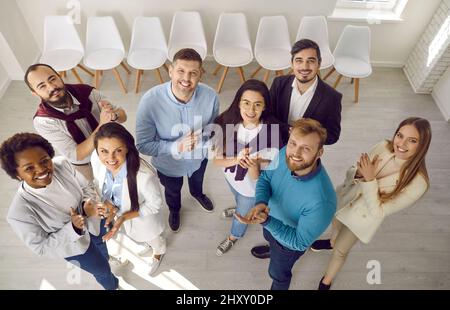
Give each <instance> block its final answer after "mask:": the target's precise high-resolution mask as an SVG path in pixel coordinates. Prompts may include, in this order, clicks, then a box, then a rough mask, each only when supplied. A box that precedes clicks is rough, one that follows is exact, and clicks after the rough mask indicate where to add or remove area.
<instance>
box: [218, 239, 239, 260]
mask: <svg viewBox="0 0 450 310" xmlns="http://www.w3.org/2000/svg"><path fill="white" fill-rule="evenodd" d="M235 242H236V240H235V241H232V240H230V238H228V237H227V238H226V239H225V240H223V241H222V242H221V243H219V246H218V247H217V251H216V254H217V256H222V255H223V254H225V253H226V252H228V251H229V250H230V249H231V247H232V246H233V245H234V243H235Z"/></svg>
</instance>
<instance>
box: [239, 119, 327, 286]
mask: <svg viewBox="0 0 450 310" xmlns="http://www.w3.org/2000/svg"><path fill="white" fill-rule="evenodd" d="M326 137H327V133H326V129H325V128H323V127H322V125H321V124H320V123H319V122H317V121H315V120H313V119H299V120H298V121H296V122H295V124H294V126H293V128H292V131H291V134H290V136H289V141H288V144H287V146H286V147H284V148H283V149H281V150H280V153H279V155H278V158H276V159H275V160H274V161H273V162H272V163H271V164H270V165H269V167H268V168H267V169H266V170H265V171H263V172H262V173H261V175H260V177H259V179H258V183H257V184H256V206H255V207H254V208H253V209H252V210H251V211H250V212H249V213H248V214H247V215H246V216H245V217H243V216H241V215H239V214H236V217H237V218H238V219H239V220H240V221H241V222H243V223H246V224H262V225H263V226H264V229H263V234H264V238H265V239H266V240H267V241H268V242H269V246H270V264H269V275H270V277H271V278H272V280H273V282H272V287H271V289H273V290H287V289H289V285H290V283H291V278H292V272H291V270H292V267H293V266H294V264H295V262H296V261H297V260H298V259H299V258H300V256H302V255H303V253H305V251H306V250H307V249H308V247H309V246H310V245H311V244H312V243H313V242H314V241H315V240H316V239H317V238H318V237H319V236H320V235H321V234H322V233H323V232H324V231H325V229H326V228H327V227H328V225H329V224H330V223H331V220H332V218H333V216H334V213H335V211H336V193H335V191H334V188H333V184H332V183H331V180H330V178H329V177H328V174H327V172H326V170H325V168H324V167H323V165H322V164H321V162H320V157H321V156H322V154H323V144H324V143H325V141H326ZM254 250H255V248H254V249H252V251H254Z"/></svg>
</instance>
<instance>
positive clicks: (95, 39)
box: [86, 16, 125, 52]
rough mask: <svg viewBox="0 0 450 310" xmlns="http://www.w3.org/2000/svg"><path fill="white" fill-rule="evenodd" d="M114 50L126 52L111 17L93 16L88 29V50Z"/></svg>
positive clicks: (88, 22)
mask: <svg viewBox="0 0 450 310" xmlns="http://www.w3.org/2000/svg"><path fill="white" fill-rule="evenodd" d="M104 48H113V49H118V50H121V51H123V52H125V48H124V46H123V42H122V38H121V37H120V33H119V30H118V29H117V26H116V23H115V22H114V19H113V18H112V17H111V16H103V17H99V16H92V17H89V18H88V21H87V27H86V50H87V51H94V50H99V49H104Z"/></svg>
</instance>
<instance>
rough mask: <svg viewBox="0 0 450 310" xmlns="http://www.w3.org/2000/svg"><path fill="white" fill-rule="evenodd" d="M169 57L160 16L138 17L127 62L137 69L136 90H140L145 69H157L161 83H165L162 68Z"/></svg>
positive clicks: (134, 25) (157, 75)
mask: <svg viewBox="0 0 450 310" xmlns="http://www.w3.org/2000/svg"><path fill="white" fill-rule="evenodd" d="M166 59H167V41H166V37H165V36H164V31H163V28H162V26H161V21H160V20H159V17H136V19H135V20H134V24H133V31H132V34H131V43H130V50H129V52H128V57H127V62H128V64H129V65H130V66H131V67H133V68H134V69H136V82H135V87H134V89H135V92H136V93H138V92H139V87H140V83H141V77H142V75H143V74H144V70H155V74H156V77H157V78H158V81H159V82H160V83H164V80H163V79H162V76H161V72H160V70H159V69H160V68H161V67H163V66H164V65H165V61H166Z"/></svg>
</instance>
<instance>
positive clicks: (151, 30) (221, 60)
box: [40, 11, 370, 92]
mask: <svg viewBox="0 0 450 310" xmlns="http://www.w3.org/2000/svg"><path fill="white" fill-rule="evenodd" d="M355 31H356V32H357V33H359V34H360V33H363V32H366V34H368V36H367V35H366V34H364V35H365V36H366V38H365V39H364V40H362V42H361V43H360V44H359V46H357V45H358V44H357V43H358V42H356V41H355V40H354V38H347V39H345V37H348V35H347V36H346V34H347V33H348V34H349V35H351V36H353V35H354V32H355ZM359 36H361V35H359ZM357 37H358V36H357ZM303 38H308V39H311V40H313V41H315V42H317V43H318V45H319V47H320V50H321V54H322V64H321V69H325V68H329V67H331V66H333V65H334V64H335V59H336V57H339V56H343V57H347V56H349V57H347V58H356V60H358V61H360V62H363V63H367V64H369V67H370V59H369V54H370V30H369V28H368V27H355V26H347V27H346V28H345V29H344V31H343V33H342V35H341V38H340V39H339V42H338V44H337V46H336V49H335V52H334V55H333V53H331V50H330V47H329V43H328V27H327V22H326V19H325V17H323V16H309V17H308V16H307V17H303V18H302V21H301V23H300V26H299V29H298V32H297V36H296V41H297V40H299V39H303ZM344 41H345V44H340V43H341V42H344ZM181 48H193V49H195V50H196V51H197V52H198V53H199V54H200V56H201V57H202V59H205V57H206V54H207V44H206V38H205V33H204V28H203V24H202V20H201V17H200V14H199V13H198V12H195V11H190V12H188V11H178V12H176V13H175V14H174V17H173V20H172V25H171V30H170V37H169V43H167V41H166V38H165V36H164V31H163V28H162V26H161V22H160V19H159V18H158V17H137V18H136V19H135V20H134V24H133V30H132V36H131V43H130V49H129V52H128V56H127V63H128V64H129V65H130V66H131V67H133V68H134V69H136V83H135V91H136V92H139V85H140V80H141V77H142V74H143V72H144V70H155V72H156V74H157V77H158V79H159V81H160V82H161V83H162V82H163V79H162V77H161V73H160V71H159V69H160V68H161V67H165V68H166V69H167V67H166V66H165V61H166V59H168V60H169V61H171V60H172V59H173V56H174V54H175V53H176V52H177V51H178V50H180V49H181ZM290 50H291V41H290V35H289V30H288V24H287V20H286V18H285V17H284V16H265V17H262V18H261V19H260V22H259V27H258V30H257V34H256V42H255V48H254V54H255V59H256V61H257V62H258V64H259V67H258V69H257V70H256V71H255V72H253V74H252V75H251V76H252V77H254V76H255V75H256V74H257V73H258V71H259V70H260V69H261V68H264V69H266V70H267V71H266V74H265V75H264V79H263V80H264V81H267V79H268V77H269V72H270V71H275V72H276V73H277V75H281V74H283V70H285V69H288V68H290V67H291V55H290ZM213 55H214V59H215V60H216V62H217V63H218V65H219V66H218V67H217V68H216V70H214V74H217V73H218V71H219V70H220V69H221V68H222V67H224V71H223V73H222V76H221V78H220V80H219V84H218V86H217V91H218V92H220V90H221V88H222V85H223V83H224V80H225V77H226V75H227V72H228V69H229V68H230V67H232V68H237V69H238V73H239V76H240V78H241V80H242V81H245V76H244V72H243V67H244V66H245V65H247V64H249V63H250V62H251V61H252V60H253V50H252V46H251V41H250V35H249V31H248V27H247V20H246V17H245V15H244V14H243V13H223V14H221V15H220V17H219V21H218V25H217V28H216V34H215V37H214V43H213ZM83 58H84V61H83V62H84V66H83V65H82V64H81V63H80V62H81V60H82V59H83ZM124 58H125V48H124V45H123V42H122V39H121V37H120V34H119V31H118V29H117V26H116V24H115V22H114V20H113V18H112V17H111V16H105V17H98V16H93V17H89V18H88V21H87V30H86V50H84V48H83V45H82V43H81V40H80V38H79V36H78V33H77V31H76V29H75V27H74V25H73V24H72V23H71V20H70V18H69V17H68V16H46V18H45V22H44V50H43V54H42V58H41V60H40V61H41V62H44V63H48V64H50V65H51V66H53V67H54V68H55V70H57V71H59V72H61V73H62V75H63V76H64V75H65V72H66V71H69V70H71V71H72V73H73V74H74V75H75V77H76V78H77V79H78V81H79V82H80V83H82V80H81V78H80V76H79V75H78V73H77V71H76V69H75V67H77V66H78V67H80V68H81V69H82V70H84V71H86V72H87V73H88V74H90V75H91V76H94V78H95V87H97V88H98V87H99V83H100V78H101V75H102V72H103V71H105V70H111V69H112V70H113V73H114V75H115V77H116V78H117V80H118V82H119V84H120V86H121V88H122V90H123V91H124V92H126V87H125V85H124V83H123V81H122V79H121V77H120V74H119V72H118V71H117V67H118V66H119V65H121V66H122V67H123V68H124V69H125V70H126V71H127V72H128V73H131V71H130V70H129V69H128V68H127V66H126V65H125V64H124V62H123V60H124ZM347 60H348V59H347ZM336 63H337V64H339V63H341V62H340V61H336ZM344 63H345V61H344ZM344 65H345V67H347V66H348V63H345V64H344ZM86 67H87V68H86ZM350 67H351V66H350ZM88 68H89V69H92V70H95V73H92V72H90V71H89V69H88ZM335 69H336V70H337V71H338V72H339V73H342V74H343V75H344V76H348V77H351V78H359V77H362V76H363V75H364V74H358V76H353V75H352V74H349V72H345V70H341V69H340V66H339V65H338V66H336V65H335ZM347 71H348V70H347ZM365 74H366V75H368V74H370V73H368V74H367V73H365ZM339 80H340V78H339ZM356 85H357V83H355V86H356ZM358 85H359V84H358Z"/></svg>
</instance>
